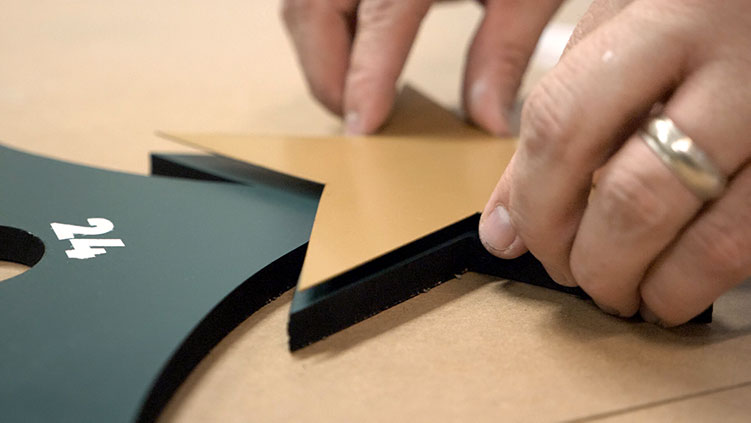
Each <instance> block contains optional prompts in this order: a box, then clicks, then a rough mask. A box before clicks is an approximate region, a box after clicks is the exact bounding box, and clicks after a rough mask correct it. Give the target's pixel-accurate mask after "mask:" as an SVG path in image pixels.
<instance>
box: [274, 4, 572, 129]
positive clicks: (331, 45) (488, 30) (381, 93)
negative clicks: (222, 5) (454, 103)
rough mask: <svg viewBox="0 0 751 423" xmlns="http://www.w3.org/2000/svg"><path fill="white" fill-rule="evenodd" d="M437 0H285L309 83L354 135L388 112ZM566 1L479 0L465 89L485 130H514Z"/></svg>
mask: <svg viewBox="0 0 751 423" xmlns="http://www.w3.org/2000/svg"><path fill="white" fill-rule="evenodd" d="M435 1H436V0H285V1H284V6H283V17H284V22H285V23H286V25H287V29H288V31H289V33H290V36H291V38H292V41H293V42H294V45H295V48H296V50H297V56H298V59H299V61H300V65H301V66H302V69H303V72H304V74H305V77H306V79H307V82H308V87H309V88H310V91H311V92H312V93H313V95H314V96H315V98H316V99H317V100H318V101H319V102H321V104H323V105H324V106H325V107H326V108H328V109H329V110H330V111H332V112H334V113H336V114H339V115H342V116H343V117H344V121H345V130H346V131H347V132H348V133H350V134H369V133H372V132H375V131H377V130H378V129H379V127H380V126H381V125H382V124H383V123H384V121H385V120H386V118H387V117H388V115H389V112H390V111H391V107H392V105H393V102H394V97H395V95H396V81H397V79H398V78H399V75H400V74H401V72H402V68H403V67H404V63H405V61H406V60H407V55H408V54H409V51H410V48H411V47H412V43H413V42H414V40H415V36H416V35H417V31H418V29H419V27H420V24H421V23H422V20H423V18H424V17H425V15H426V14H427V13H428V10H429V9H430V7H431V5H432V4H433V3H434V2H435ZM562 1H563V0H536V1H519V0H481V1H480V3H482V4H484V6H485V16H484V17H483V19H482V22H481V23H480V26H479V27H478V29H477V33H476V34H475V36H474V39H473V40H472V45H471V46H470V48H469V52H468V53H467V61H466V68H465V75H464V85H463V90H462V92H463V99H464V109H465V112H466V114H467V116H468V117H469V119H471V120H472V121H473V122H474V123H476V124H477V125H479V126H480V127H482V128H483V129H485V130H486V131H488V132H490V133H493V134H497V135H508V134H509V133H510V127H511V125H510V122H509V120H510V119H509V115H510V113H509V112H510V110H511V108H512V107H513V104H514V100H515V98H516V92H517V90H518V88H519V85H520V83H521V79H522V76H523V75H524V71H525V69H526V67H527V62H528V61H529V58H530V56H531V55H532V52H533V51H534V49H535V46H536V45H537V39H538V38H539V36H540V33H541V32H542V30H543V28H544V27H545V24H546V23H547V22H548V20H549V19H550V17H551V16H552V15H553V13H554V12H555V11H556V9H557V8H558V6H559V5H560V3H561V2H562ZM451 30H452V28H446V31H451ZM446 54H460V52H457V51H447V52H446Z"/></svg>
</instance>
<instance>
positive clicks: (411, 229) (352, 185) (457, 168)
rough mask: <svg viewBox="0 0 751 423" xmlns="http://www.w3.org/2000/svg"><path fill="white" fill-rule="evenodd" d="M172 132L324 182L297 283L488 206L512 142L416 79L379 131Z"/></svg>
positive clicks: (304, 285) (315, 280)
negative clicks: (419, 88) (420, 89)
mask: <svg viewBox="0 0 751 423" xmlns="http://www.w3.org/2000/svg"><path fill="white" fill-rule="evenodd" d="M170 137H171V138H174V139H176V140H179V141H181V142H184V143H187V144H191V145H194V146H197V147H199V148H201V149H204V150H206V151H209V152H212V153H215V154H220V155H223V156H227V157H231V158H234V159H238V160H242V161H245V162H249V163H252V164H255V165H259V166H262V167H265V168H268V169H271V170H274V171H277V172H281V173H284V174H288V175H292V176H296V177H299V178H303V179H307V180H311V181H315V182H319V183H322V184H325V187H324V189H323V194H322V196H321V200H320V203H319V207H318V212H317V214H316V218H315V223H314V225H313V230H312V233H311V237H310V243H309V246H308V251H307V254H306V257H305V263H304V265H303V269H302V272H301V274H300V280H299V282H298V286H297V288H298V291H301V290H305V289H309V288H311V287H313V286H316V285H317V284H320V283H321V282H324V281H326V280H327V279H329V278H331V277H333V276H336V275H338V274H340V273H342V272H345V271H347V270H350V269H352V268H355V267H357V266H359V265H361V264H363V263H365V262H368V261H370V260H372V259H374V258H376V257H379V256H381V255H383V254H385V253H387V252H389V251H392V250H394V249H396V248H398V247H400V246H403V245H405V244H407V243H409V242H411V241H414V240H416V239H418V238H421V237H423V236H425V235H427V234H430V233H432V232H434V231H436V230H438V229H440V228H443V227H445V226H448V225H450V224H452V223H454V222H457V221H459V220H461V219H464V218H466V217H467V216H470V215H472V214H474V213H476V212H478V211H481V210H482V208H483V206H484V205H485V201H487V199H488V197H489V195H490V193H491V191H492V189H493V187H494V186H495V184H496V182H497V181H498V178H499V177H500V175H501V174H502V173H503V169H504V168H505V167H506V165H507V164H508V162H509V160H510V158H511V156H512V154H513V152H514V141H513V140H511V139H499V138H495V137H491V136H488V135H486V134H484V133H482V132H480V131H478V130H476V129H473V128H471V127H469V126H467V125H466V124H465V123H464V122H462V121H461V120H460V119H458V118H457V117H456V116H454V114H452V113H451V112H449V111H447V110H445V109H443V108H442V107H440V106H438V105H437V104H435V103H434V102H432V101H430V100H428V99H426V98H425V97H423V96H421V95H420V94H419V93H417V92H416V91H414V90H412V89H409V88H406V89H405V90H404V91H403V92H402V94H401V95H400V97H399V99H398V101H397V104H396V107H395V111H394V115H393V118H392V119H391V121H390V123H389V124H388V125H387V127H385V128H384V130H383V131H382V132H381V133H380V134H379V135H375V136H365V137H344V136H331V137H318V138H316V137H285V136H257V135H219V134H207V135H170Z"/></svg>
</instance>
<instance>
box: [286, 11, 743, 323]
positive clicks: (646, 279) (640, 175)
mask: <svg viewBox="0 0 751 423" xmlns="http://www.w3.org/2000/svg"><path fill="white" fill-rule="evenodd" d="M431 4H432V1H429V0H413V1H404V0H402V1H399V0H392V1H387V0H362V1H359V2H358V1H354V0H297V1H295V0H288V1H287V2H286V3H285V9H284V16H285V20H286V23H287V25H288V28H289V31H290V33H291V35H292V39H293V40H294V42H295V46H296V48H297V51H298V54H299V57H300V62H301V64H302V67H303V70H304V72H305V75H306V77H307V79H308V83H309V85H310V87H311V90H312V92H313V93H314V95H315V96H316V98H318V99H319V100H320V101H321V102H322V103H323V104H324V105H325V106H326V107H328V108H329V109H330V110H332V111H334V112H336V113H340V114H342V115H343V116H344V117H345V123H346V127H347V130H348V131H349V132H350V133H358V134H359V133H370V132H373V131H376V130H377V129H378V127H379V126H380V125H381V124H382V123H383V121H384V120H385V119H386V117H387V115H388V112H389V110H390V108H391V105H392V102H393V100H394V95H395V88H394V86H395V82H396V79H397V78H398V76H399V74H400V72H401V69H402V67H403V65H404V61H405V60H406V56H407V54H408V52H409V49H410V46H411V45H412V42H413V41H414V37H415V34H416V32H417V29H418V26H419V24H420V22H421V20H422V18H423V17H424V16H425V13H426V12H427V11H428V9H429V7H430V6H431ZM484 4H485V8H486V9H485V16H484V18H483V20H482V22H481V24H480V26H479V28H478V31H477V34H476V36H475V38H474V41H473V43H472V45H471V47H470V49H469V52H468V55H467V64H466V70H465V76H464V78H465V80H464V90H463V95H464V106H465V109H466V111H467V114H468V116H469V117H470V118H471V119H472V120H473V121H474V122H475V123H476V124H478V125H479V126H481V127H482V128H484V129H485V130H487V131H489V132H491V133H495V134H506V133H508V128H509V124H508V120H507V119H506V115H507V111H508V109H509V108H510V107H511V104H512V102H513V99H514V96H515V95H516V90H517V89H518V86H519V84H520V79H521V77H522V74H523V72H524V69H525V68H526V65H527V62H528V60H529V57H530V55H531V53H532V51H533V49H534V46H535V43H536V41H537V38H538V37H539V35H540V33H541V31H542V29H543V27H544V26H545V24H546V23H547V21H548V20H549V19H550V17H551V16H552V14H553V13H554V12H555V10H556V9H557V7H558V6H559V4H560V1H558V0H544V1H538V2H531V1H513V0H496V1H492V0H488V1H486V2H484ZM750 76H751V2H748V1H743V0H729V1H724V2H707V1H700V0H683V1H675V0H634V1H628V0H609V1H607V0H602V1H599V0H598V1H595V2H593V4H592V5H591V7H590V9H589V11H588V12H587V14H586V15H585V16H584V17H583V18H582V20H581V22H580V23H579V25H578V26H577V28H576V30H575V31H574V35H573V36H572V38H571V40H570V41H569V45H568V46H567V48H566V51H565V53H564V55H563V57H562V58H561V60H560V62H559V63H558V65H557V66H556V67H555V68H554V69H553V70H552V71H551V72H549V74H548V75H546V76H545V77H544V78H543V79H542V80H541V81H540V83H539V84H538V85H537V86H536V87H535V88H534V90H533V91H532V92H531V94H530V95H529V97H528V98H527V100H526V102H525V105H524V108H523V112H522V121H521V133H520V140H519V148H518V150H517V152H516V154H515V155H514V158H513V160H512V161H511V164H510V165H509V166H508V168H507V169H506V171H505V172H504V174H503V177H502V178H501V180H500V181H499V183H498V185H497V187H496V189H495V191H494V192H493V194H492V195H491V198H490V200H489V201H488V204H487V206H486V207H485V210H484V212H483V216H482V219H481V222H480V236H481V239H482V241H483V244H484V245H485V247H486V248H487V249H488V250H489V251H490V252H491V253H493V254H495V255H497V256H499V257H503V258H513V257H516V256H519V255H520V254H522V253H524V252H525V251H527V250H529V251H531V252H532V253H533V254H534V255H535V256H536V257H537V258H538V259H540V261H541V262H542V263H543V264H544V265H545V268H546V269H547V270H548V272H549V273H550V274H551V276H552V277H553V278H554V279H555V280H556V281H557V282H558V283H560V284H563V285H569V286H575V285H578V286H581V287H582V289H584V290H585V291H586V292H587V293H588V294H589V295H591V296H592V298H593V299H594V300H595V302H596V303H597V304H598V305H599V306H600V308H602V309H603V310H604V311H606V312H608V313H610V314H615V315H619V316H632V315H634V314H636V313H641V315H642V316H643V317H644V318H645V319H646V320H648V321H650V322H655V323H659V324H662V325H664V326H673V325H677V324H681V323H684V322H686V321H688V320H689V319H690V318H692V317H693V316H695V315H696V314H698V313H700V312H701V311H702V310H704V309H705V308H706V307H707V306H709V305H710V304H711V303H712V302H713V301H714V300H715V299H717V297H718V296H720V295H721V294H722V293H724V292H725V291H727V290H729V289H730V288H732V287H733V286H735V285H737V284H738V283H740V282H742V281H743V280H744V279H745V278H746V277H748V276H749V275H751V165H749V157H751V119H750V118H749V116H751V84H749V77H750ZM656 108H659V110H660V111H661V113H663V114H665V115H667V116H668V117H670V118H671V119H672V120H673V121H674V122H675V124H676V125H677V126H678V128H680V129H681V130H682V131H683V132H684V133H686V134H687V135H689V136H690V137H691V138H692V139H693V140H694V142H695V143H696V145H697V146H698V147H699V148H700V149H702V150H703V151H704V152H705V153H706V154H707V155H708V156H709V158H710V159H711V160H712V161H713V162H714V163H715V164H716V165H717V167H718V168H719V169H720V170H721V171H722V172H723V173H724V175H727V176H728V180H729V182H728V185H727V187H726V189H725V191H724V192H723V193H722V195H721V196H720V197H719V198H717V199H715V200H714V201H711V202H703V201H701V200H699V198H698V197H696V196H695V195H694V194H693V193H692V191H690V190H689V189H688V188H687V187H686V186H684V185H683V183H682V182H681V181H680V180H679V179H678V178H677V177H676V176H675V174H674V173H673V172H671V170H670V169H669V168H668V167H667V166H666V165H665V164H663V163H662V162H661V161H660V160H659V158H658V157H657V156H656V155H655V153H654V152H653V151H651V150H650V149H649V147H647V145H646V144H645V143H644V142H643V140H642V139H641V138H640V137H639V136H638V135H635V134H634V130H635V129H636V128H637V127H638V126H639V125H640V124H641V123H642V122H643V120H644V119H645V118H646V117H647V116H648V115H649V113H650V111H654V110H655V109H656ZM593 181H596V188H594V189H592V186H593Z"/></svg>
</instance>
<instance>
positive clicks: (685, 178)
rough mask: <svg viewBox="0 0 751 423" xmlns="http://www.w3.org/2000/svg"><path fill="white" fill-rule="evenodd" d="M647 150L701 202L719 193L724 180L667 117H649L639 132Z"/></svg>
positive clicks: (713, 165)
mask: <svg viewBox="0 0 751 423" xmlns="http://www.w3.org/2000/svg"><path fill="white" fill-rule="evenodd" d="M639 135H640V136H641V138H642V139H643V140H644V142H646V143H647V145H648V146H649V148H651V149H652V151H654V152H655V154H657V156H658V157H659V158H660V159H661V160H662V162H663V163H665V165H666V166H667V167H668V168H669V169H670V170H671V171H672V172H673V174H675V176H677V177H678V179H680V181H681V182H682V183H683V185H685V186H686V187H687V188H688V189H689V190H691V192H693V193H694V194H695V195H696V196H697V197H699V199H700V200H702V201H708V200H712V199H714V198H717V197H719V196H720V194H722V191H723V190H724V189H725V184H726V183H727V179H726V178H725V176H724V175H723V174H722V172H721V171H720V169H719V168H718V167H717V166H716V165H715V164H714V163H712V160H710V159H709V157H707V155H706V154H705V153H704V152H703V151H702V150H701V149H700V148H699V147H698V146H697V145H696V143H694V141H693V140H692V139H691V138H690V137H688V136H687V135H686V134H684V133H683V132H682V131H681V130H680V129H678V127H677V126H676V125H675V123H674V122H673V121H672V120H670V118H668V117H666V116H663V115H660V116H656V117H653V118H650V119H649V120H648V121H647V123H645V124H644V126H642V128H641V129H640V130H639Z"/></svg>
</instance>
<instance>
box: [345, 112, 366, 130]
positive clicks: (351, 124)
mask: <svg viewBox="0 0 751 423" xmlns="http://www.w3.org/2000/svg"><path fill="white" fill-rule="evenodd" d="M344 133H345V134H347V135H362V133H363V130H362V123H361V121H360V115H359V114H358V113H357V112H347V113H346V114H345V115H344Z"/></svg>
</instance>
